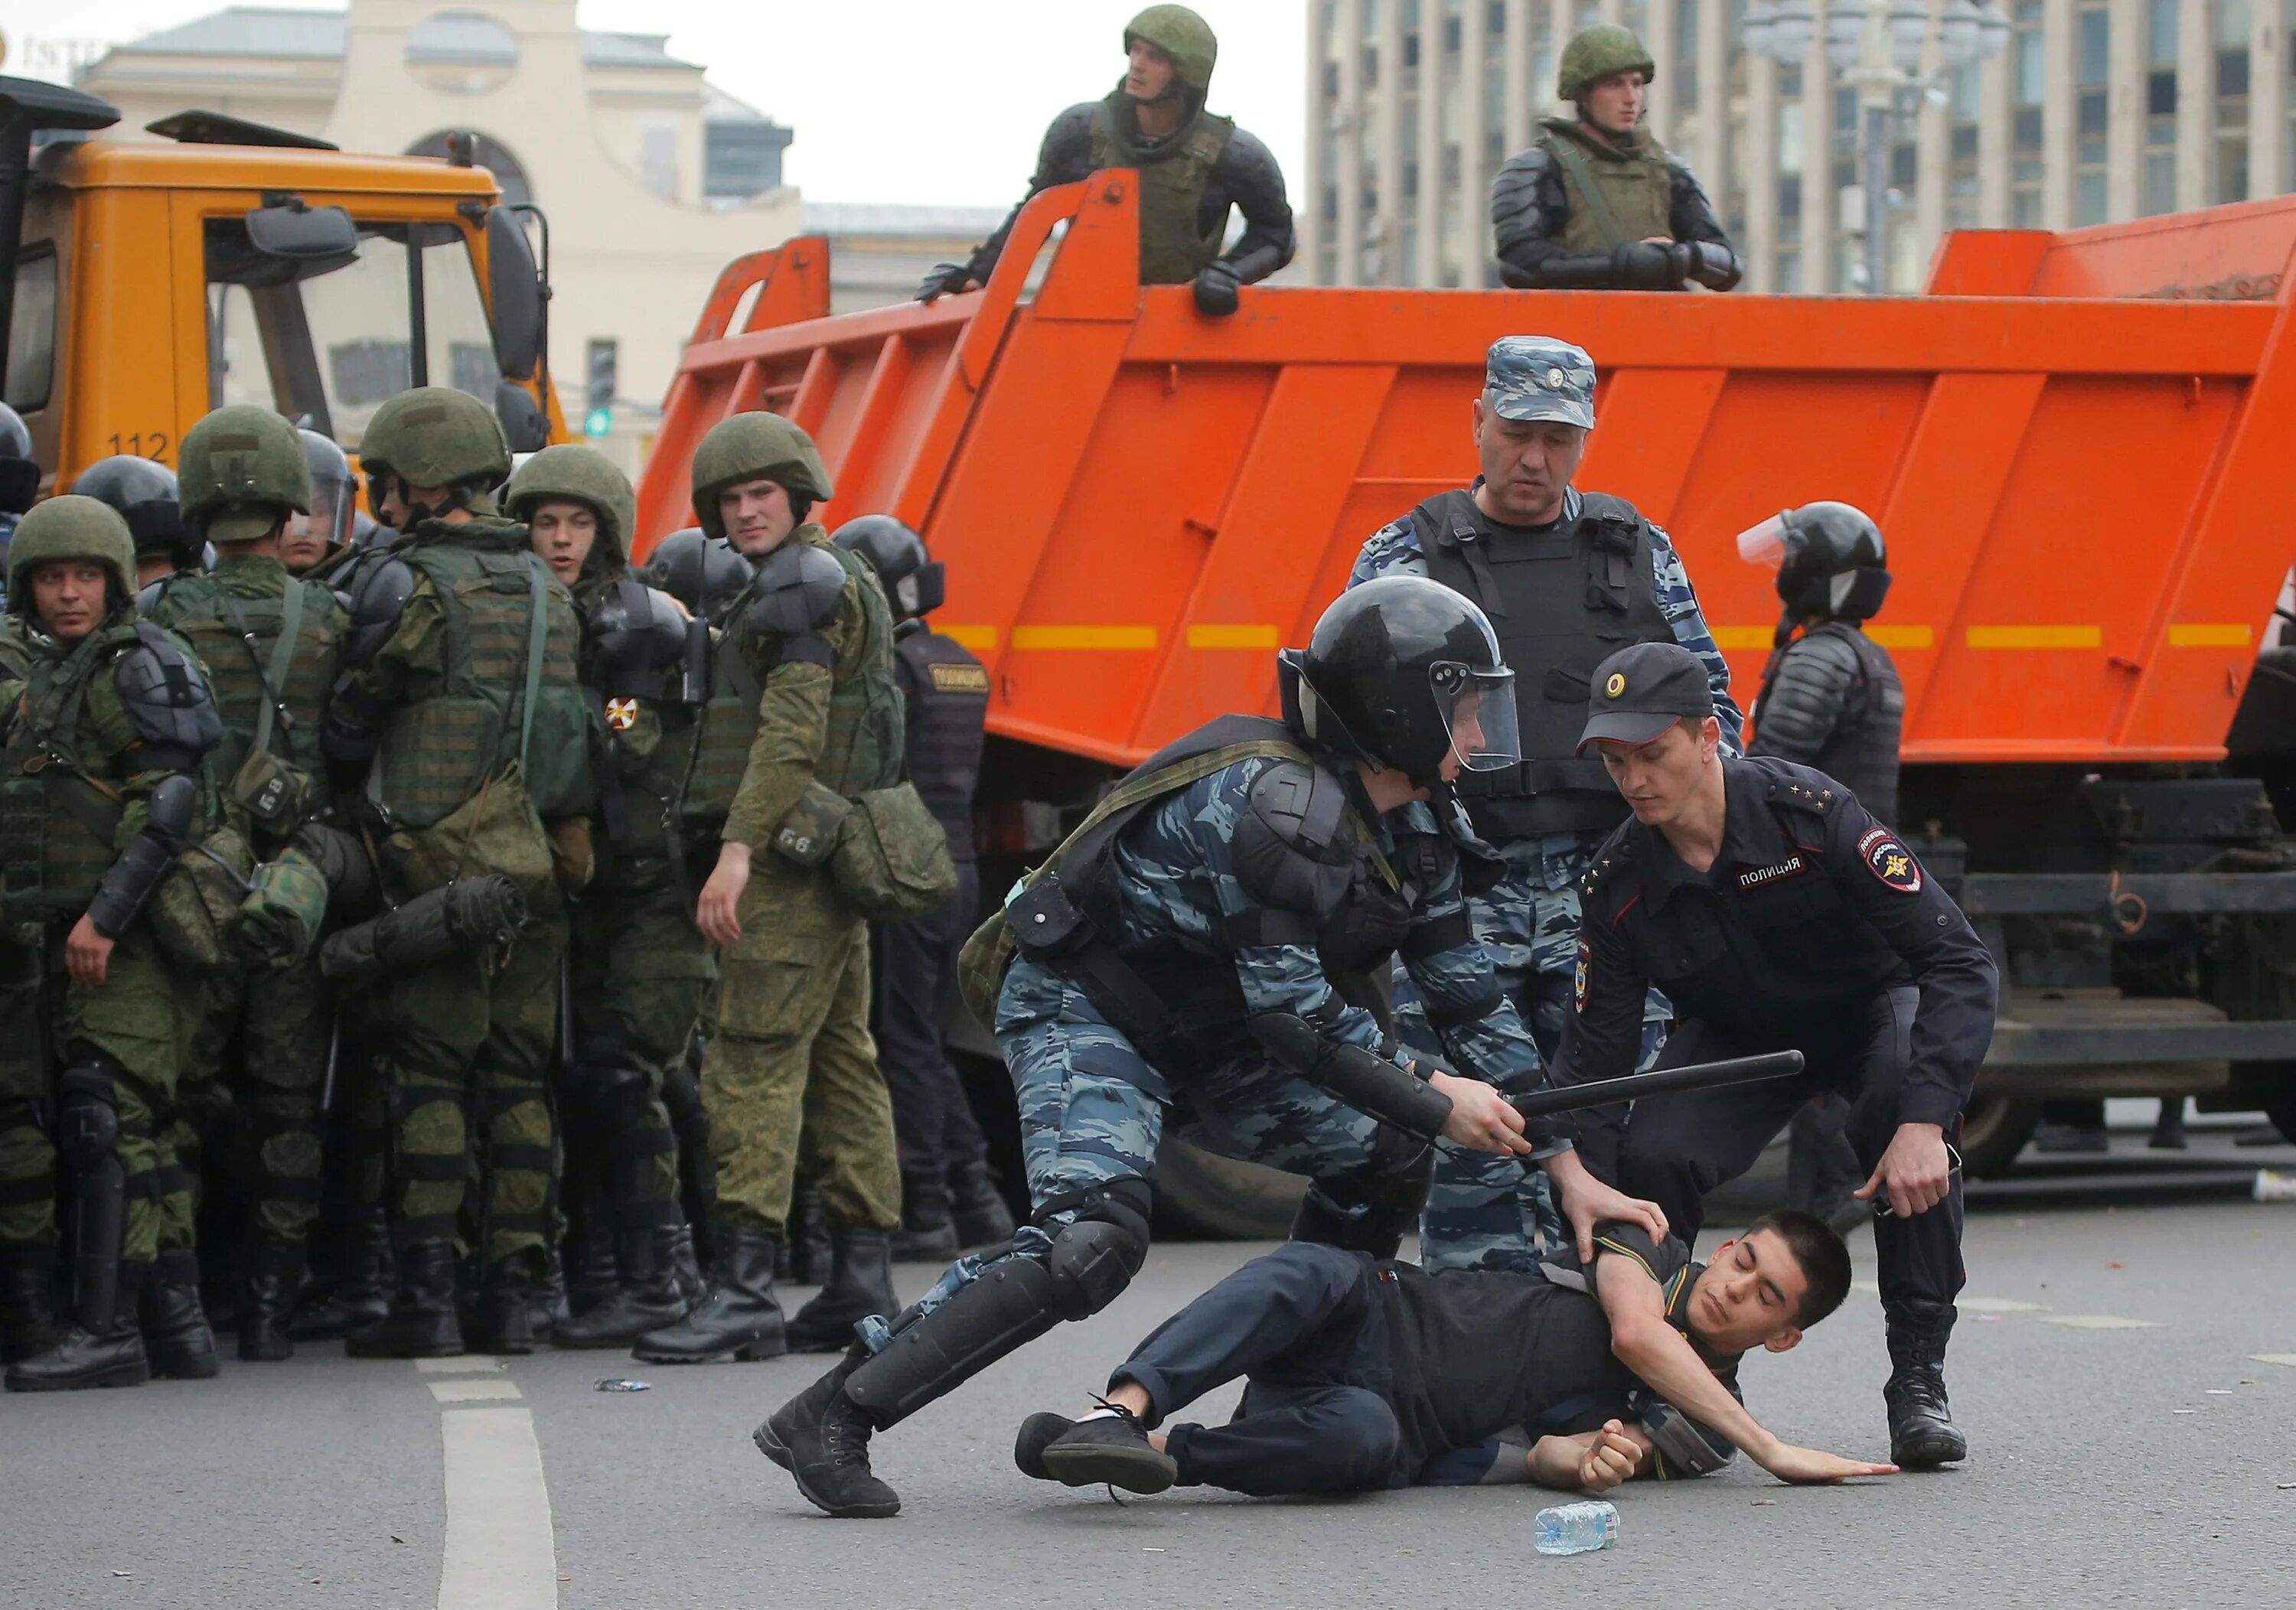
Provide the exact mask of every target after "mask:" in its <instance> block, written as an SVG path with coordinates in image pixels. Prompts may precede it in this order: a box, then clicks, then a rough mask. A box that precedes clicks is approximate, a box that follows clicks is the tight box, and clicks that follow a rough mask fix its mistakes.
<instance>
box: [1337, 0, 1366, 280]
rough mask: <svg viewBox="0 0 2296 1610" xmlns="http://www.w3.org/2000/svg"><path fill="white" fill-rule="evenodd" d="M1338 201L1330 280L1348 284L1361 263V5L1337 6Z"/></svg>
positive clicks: (1355, 277)
mask: <svg viewBox="0 0 2296 1610" xmlns="http://www.w3.org/2000/svg"><path fill="white" fill-rule="evenodd" d="M1339 11H1340V130H1339V134H1340V142H1339V143H1340V174H1339V185H1340V205H1339V208H1338V209H1337V210H1338V212H1339V221H1338V225H1337V230H1338V239H1337V241H1336V242H1335V244H1336V247H1337V249H1335V250H1334V251H1333V254H1332V283H1333V284H1334V285H1352V284H1354V283H1356V282H1357V280H1358V279H1360V278H1361V277H1362V267H1363V238H1364V233H1363V225H1364V219H1363V191H1364V155H1363V94H1364V86H1363V55H1364V44H1363V7H1362V6H1360V5H1357V4H1352V0H1350V3H1349V4H1342V5H1341V7H1340V8H1339Z"/></svg>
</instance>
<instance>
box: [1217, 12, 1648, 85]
mask: <svg viewBox="0 0 2296 1610" xmlns="http://www.w3.org/2000/svg"><path fill="white" fill-rule="evenodd" d="M1176 9H1177V8H1176ZM1636 68H1640V69H1642V75H1643V81H1644V83H1648V82H1649V81H1650V80H1651V79H1652V78H1657V77H1658V64H1657V63H1656V62H1654V61H1652V60H1651V53H1650V52H1648V51H1646V50H1644V48H1643V42H1642V41H1641V40H1640V39H1638V38H1636V37H1635V30H1634V29H1630V28H1620V26H1619V25H1618V24H1617V23H1615V22H1605V23H1603V25H1602V26H1600V27H1599V28H1587V29H1579V32H1577V33H1576V34H1573V35H1572V36H1571V37H1570V44H1568V45H1564V46H1563V47H1562V69H1561V70H1560V71H1559V72H1557V73H1556V75H1555V78H1554V93H1555V94H1556V95H1557V96H1558V97H1559V98H1561V99H1562V100H1565V101H1576V100H1579V98H1580V97H1581V96H1583V95H1585V94H1586V93H1587V86H1588V85H1590V84H1597V83H1600V82H1601V81H1602V80H1603V79H1604V78H1609V77H1610V76H1611V74H1612V73H1627V72H1632V71H1634V70H1635V69H1636Z"/></svg>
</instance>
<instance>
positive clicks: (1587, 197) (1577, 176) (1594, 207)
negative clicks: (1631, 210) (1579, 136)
mask: <svg viewBox="0 0 2296 1610" xmlns="http://www.w3.org/2000/svg"><path fill="white" fill-rule="evenodd" d="M1550 144H1551V148H1552V149H1553V151H1554V159H1555V160H1556V161H1557V162H1560V163H1561V164H1562V175H1563V177H1564V178H1565V179H1567V180H1569V181H1570V193H1571V198H1572V199H1573V200H1577V201H1579V202H1581V203H1583V204H1584V205H1585V207H1586V208H1587V217H1588V218H1590V219H1592V220H1593V222H1594V225H1595V228H1597V229H1599V230H1601V231H1602V232H1603V239H1604V240H1605V241H1609V242H1610V245H1611V249H1612V250H1614V251H1615V250H1616V249H1618V248H1620V247H1621V246H1624V245H1625V244H1627V232H1626V231H1625V230H1624V229H1622V228H1620V225H1619V217H1618V215H1617V214H1616V213H1614V212H1612V211H1611V204H1610V203H1609V202H1608V201H1605V200H1603V188H1602V186H1601V185H1599V184H1596V183H1595V174H1594V170H1593V169H1591V168H1588V167H1587V153H1586V152H1585V151H1580V150H1579V148H1578V147H1577V146H1576V145H1574V144H1572V143H1570V139H1569V138H1568V137H1566V136H1564V135H1556V136H1555V137H1554V140H1553V141H1552V142H1551V143H1550Z"/></svg>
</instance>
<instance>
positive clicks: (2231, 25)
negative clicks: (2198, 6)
mask: <svg viewBox="0 0 2296 1610" xmlns="http://www.w3.org/2000/svg"><path fill="white" fill-rule="evenodd" d="M2248 29H2249V14H2248V0H2217V48H2218V50H2234V49H2239V50H2246V49H2247V48H2248Z"/></svg>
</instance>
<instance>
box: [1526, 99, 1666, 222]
mask: <svg viewBox="0 0 2296 1610" xmlns="http://www.w3.org/2000/svg"><path fill="white" fill-rule="evenodd" d="M1539 121H1540V122H1541V123H1543V124H1545V125H1546V134H1545V135H1542V136H1541V137H1540V140H1539V143H1540V144H1541V145H1543V146H1545V147H1546V152H1547V154H1548V155H1549V156H1551V157H1553V158H1554V165H1555V166H1556V167H1557V168H1560V169H1562V187H1563V190H1564V192H1565V193H1566V194H1567V195H1568V196H1569V197H1570V216H1569V217H1568V218H1567V219H1566V220H1565V221H1564V223H1563V225H1562V238H1561V239H1560V240H1559V241H1557V242H1556V243H1557V244H1558V245H1560V246H1561V247H1562V249H1563V250H1565V251H1567V252H1601V251H1610V250H1611V249H1615V248H1617V247H1620V246H1624V245H1627V244H1628V243H1630V242H1632V241H1646V240H1649V239H1650V238H1651V237H1652V236H1653V235H1655V236H1659V237H1661V238H1663V239H1666V240H1672V239H1673V238H1674V174H1673V170H1672V168H1671V167H1670V165H1669V163H1668V161H1667V157H1666V148H1665V147H1664V146H1662V145H1661V144H1660V143H1658V142H1657V141H1656V140H1653V139H1652V138H1651V137H1650V136H1649V135H1644V136H1643V137H1642V138H1641V139H1640V140H1639V141H1637V142H1636V144H1635V146H1634V147H1633V149H1632V150H1628V151H1621V150H1620V149H1619V148H1618V147H1617V146H1615V145H1611V144H1609V143H1606V142H1604V141H1603V140H1600V139H1598V138H1595V137H1594V136H1591V135H1587V133H1586V132H1585V131H1584V129H1583V128H1582V127H1580V125H1579V121H1578V120H1577V119H1573V118H1542V119H1539Z"/></svg>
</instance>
